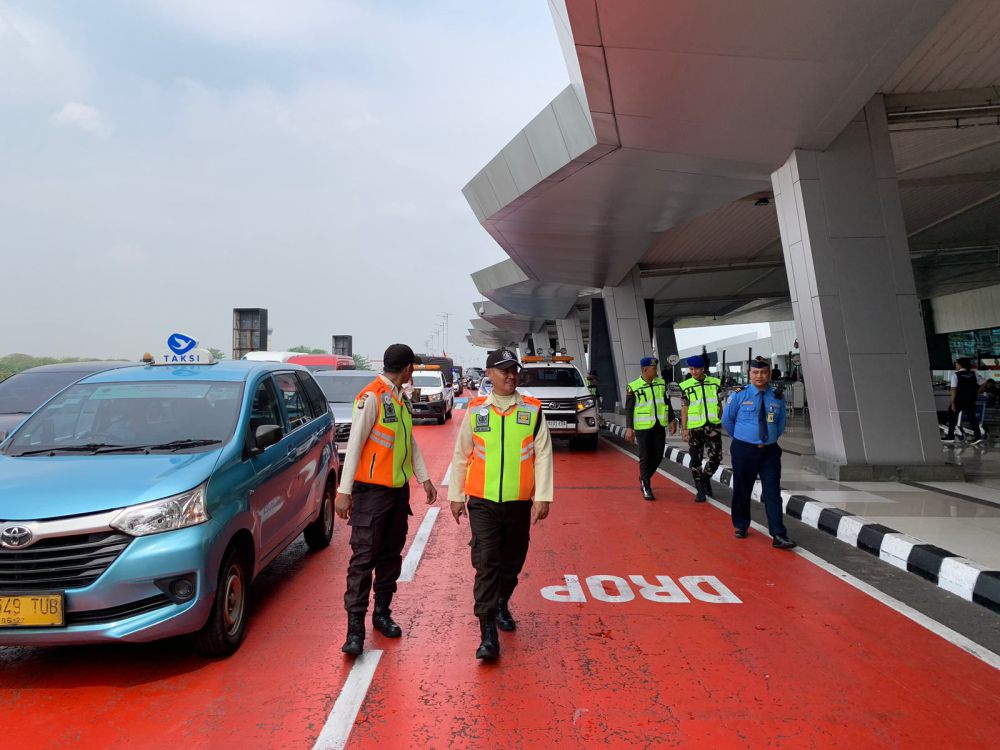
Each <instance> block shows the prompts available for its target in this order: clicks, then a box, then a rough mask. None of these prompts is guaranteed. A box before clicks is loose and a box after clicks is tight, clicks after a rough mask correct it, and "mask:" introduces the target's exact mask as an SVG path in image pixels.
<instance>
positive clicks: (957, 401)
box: [943, 357, 986, 445]
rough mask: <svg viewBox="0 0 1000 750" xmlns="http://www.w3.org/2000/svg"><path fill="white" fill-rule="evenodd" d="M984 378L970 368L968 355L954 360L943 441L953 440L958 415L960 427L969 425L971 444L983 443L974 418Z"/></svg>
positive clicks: (977, 422)
mask: <svg viewBox="0 0 1000 750" xmlns="http://www.w3.org/2000/svg"><path fill="white" fill-rule="evenodd" d="M985 386H986V378H984V377H983V376H982V375H980V374H979V373H978V372H976V371H975V370H973V369H972V360H971V359H970V358H969V357H959V358H958V359H957V360H955V372H953V373H952V374H951V403H950V404H949V405H948V434H947V435H946V436H945V437H944V439H943V442H945V443H954V442H955V427H956V425H958V418H959V415H961V417H962V424H963V427H962V429H963V430H965V429H967V428H969V425H971V429H972V445H981V444H982V443H983V434H982V431H981V430H980V429H979V420H978V419H976V399H977V398H978V397H979V394H980V393H982V392H983V391H984V390H985Z"/></svg>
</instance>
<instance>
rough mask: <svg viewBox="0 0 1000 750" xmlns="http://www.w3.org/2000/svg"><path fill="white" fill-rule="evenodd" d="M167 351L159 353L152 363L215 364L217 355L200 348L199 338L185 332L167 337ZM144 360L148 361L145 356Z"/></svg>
mask: <svg viewBox="0 0 1000 750" xmlns="http://www.w3.org/2000/svg"><path fill="white" fill-rule="evenodd" d="M167 349H168V350H167V351H165V352H160V353H159V354H157V355H156V356H155V357H154V358H153V361H152V362H151V364H152V365H154V366H156V365H214V364H215V357H213V356H212V352H210V351H209V350H208V349H199V348H198V340H197V339H196V338H194V337H192V336H188V335H187V334H184V333H172V334H170V335H169V336H168V337H167ZM143 361H147V360H146V359H145V357H144V358H143Z"/></svg>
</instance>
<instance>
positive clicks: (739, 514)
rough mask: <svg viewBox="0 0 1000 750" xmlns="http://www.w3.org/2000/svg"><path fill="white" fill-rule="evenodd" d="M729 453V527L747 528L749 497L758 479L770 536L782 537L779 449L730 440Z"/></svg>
mask: <svg viewBox="0 0 1000 750" xmlns="http://www.w3.org/2000/svg"><path fill="white" fill-rule="evenodd" d="M729 452H730V456H732V461H733V507H732V514H733V526H735V527H736V528H737V529H744V530H745V529H747V528H749V527H750V496H751V494H752V493H753V485H754V482H756V481H757V478H758V477H760V483H761V490H762V494H761V499H762V500H763V501H764V510H765V511H766V512H767V529H768V531H769V532H770V533H771V536H785V534H786V533H787V532H786V530H785V521H784V512H783V511H782V509H781V448H780V447H779V446H778V444H777V443H772V444H770V445H765V446H764V447H762V448H760V447H758V446H757V445H756V444H755V443H746V442H744V441H742V440H736V439H735V438H734V439H733V443H732V445H731V446H730V448H729Z"/></svg>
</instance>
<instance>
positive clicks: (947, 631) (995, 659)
mask: <svg viewBox="0 0 1000 750" xmlns="http://www.w3.org/2000/svg"><path fill="white" fill-rule="evenodd" d="M604 442H606V443H607V444H608V445H610V446H611V447H612V448H614V449H615V450H617V451H620V452H621V453H624V454H625V455H626V456H629V457H630V458H631V459H632V460H634V461H638V460H639V458H638V456H635V455H633V454H632V453H629V452H628V451H627V450H625V449H624V448H622V447H621V446H618V445H615V444H614V443H612V442H611V441H609V440H605V441H604ZM656 471H657V473H659V474H662V475H663V476H665V477H666V478H667V479H669V480H670V481H671V482H673V483H674V484H677V485H679V486H681V487H684V488H685V489H687V490H689V491H691V492H692V493H693V492H694V491H695V489H694V487H692V486H691V485H690V484H688V483H687V482H684V481H682V480H680V479H678V478H677V477H675V476H673V475H672V474H669V473H668V472H666V471H664V470H663V469H657V470H656ZM708 502H709V503H710V504H711V505H712V506H713V507H715V508H718V509H719V510H721V511H723V512H724V513H725V514H726V515H729V513H730V510H729V508H727V507H726V506H725V505H723V504H722V503H720V502H719V501H718V500H712V499H711V498H710V499H709V501H708ZM750 525H751V526H752V527H753V528H754V529H755V530H756V531H759V532H761V533H762V534H764V535H765V536H767V535H768V532H767V527H765V526H762V525H760V524H759V523H757V522H756V521H752V522H751V524H750ZM791 552H794V553H795V554H797V555H799V556H800V557H802V558H804V559H806V560H808V561H809V562H811V563H812V564H813V565H815V566H816V567H818V568H822V569H823V570H825V571H826V572H827V573H829V574H831V575H833V576H835V577H837V578H839V579H840V580H842V581H843V582H844V583H846V584H848V585H849V586H853V587H854V588H856V589H857V590H858V591H860V592H862V593H864V594H868V596H870V597H871V598H872V599H875V600H876V601H878V602H881V603H882V604H884V605H885V606H887V607H889V609H893V610H895V611H896V612H899V614H901V615H903V617H905V618H907V619H909V620H912V621H913V622H915V623H916V624H917V625H920V626H921V627H923V628H926V629H927V630H929V631H930V632H932V633H934V635H936V636H939V637H940V638H944V639H945V640H946V641H948V642H949V643H951V644H952V645H954V646H957V647H958V648H960V649H962V650H963V651H966V652H968V653H969V654H971V655H972V656H975V657H976V658H977V659H979V660H980V661H982V662H984V663H986V664H989V665H990V666H991V667H993V668H994V669H1000V655H997V654H995V653H993V652H992V651H990V650H989V649H988V648H985V647H983V646H980V645H979V644H978V643H976V642H975V641H972V640H970V639H968V638H966V637H965V636H964V635H962V634H961V633H956V632H955V631H954V630H952V629H951V628H949V627H948V626H947V625H942V624H941V623H940V622H938V621H937V620H934V619H932V618H930V617H928V616H927V615H925V614H924V613H923V612H918V611H917V610H915V609H913V607H911V606H909V605H908V604H904V603H903V602H901V601H899V600H898V599H895V598H893V597H891V596H889V595H888V594H886V593H884V592H882V591H879V590H878V589H877V588H875V587H874V586H871V585H869V584H867V583H865V582H864V581H862V580H861V579H859V578H855V577H854V576H852V575H851V574H850V573H848V572H847V571H844V570H841V569H840V568H838V567H837V566H836V565H833V564H832V563H829V562H827V561H826V560H824V559H822V558H820V557H817V556H816V555H814V554H813V553H812V552H808V551H807V550H804V549H802V548H801V547H796V548H795V549H793V550H791ZM775 554H778V553H775ZM786 554H787V553H786Z"/></svg>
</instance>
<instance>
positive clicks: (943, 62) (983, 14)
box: [882, 0, 1000, 93]
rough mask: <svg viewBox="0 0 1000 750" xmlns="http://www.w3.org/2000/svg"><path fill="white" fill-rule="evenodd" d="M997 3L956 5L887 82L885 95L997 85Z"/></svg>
mask: <svg viewBox="0 0 1000 750" xmlns="http://www.w3.org/2000/svg"><path fill="white" fill-rule="evenodd" d="M998 71H1000V3H998V2H996V0H956V2H954V3H953V4H952V7H951V9H950V10H949V11H948V13H947V14H946V15H945V16H944V17H943V18H942V19H941V21H940V23H938V24H937V26H936V27H935V28H934V29H933V31H931V33H930V34H928V35H927V37H926V38H924V40H923V41H922V42H921V43H920V44H919V45H918V46H917V47H916V48H915V49H914V50H913V52H912V53H911V54H910V55H909V56H908V57H907V59H906V61H905V62H904V63H903V64H902V65H901V66H900V67H899V69H898V70H897V71H896V72H895V73H894V74H893V75H892V76H891V77H890V78H889V79H888V81H886V83H885V86H884V87H883V89H882V90H883V91H884V92H886V93H916V92H925V91H947V90H951V89H973V88H982V87H985V86H995V85H997V84H1000V75H998Z"/></svg>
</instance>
